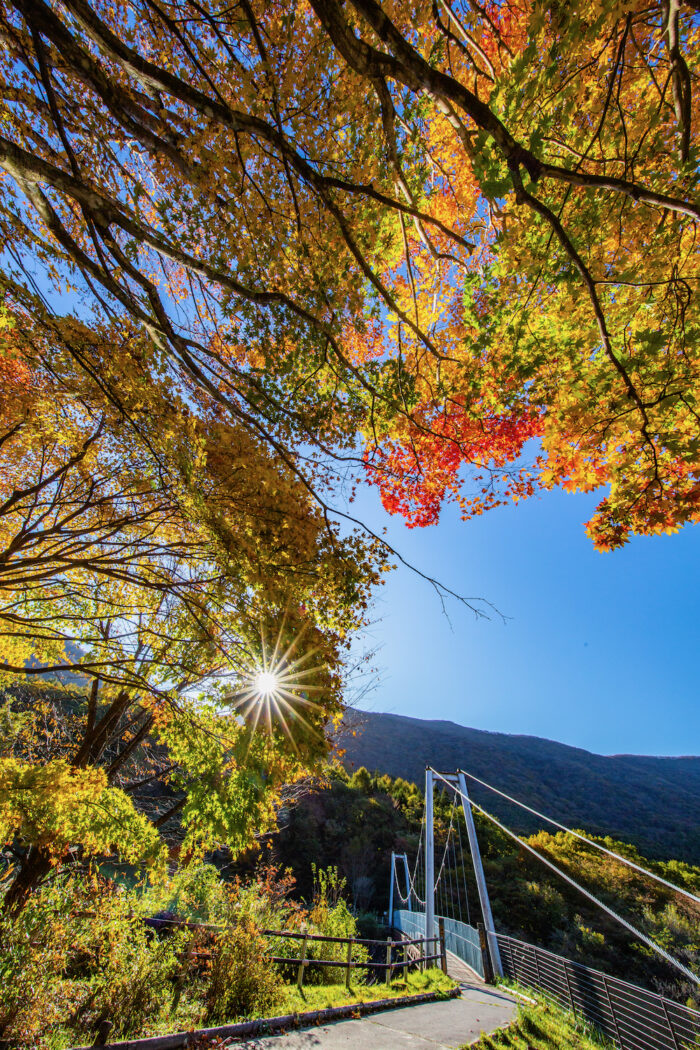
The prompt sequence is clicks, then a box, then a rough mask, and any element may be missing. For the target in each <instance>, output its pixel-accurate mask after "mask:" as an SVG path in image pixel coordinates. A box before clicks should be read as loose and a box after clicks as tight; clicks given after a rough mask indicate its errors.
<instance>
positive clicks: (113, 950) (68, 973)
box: [0, 877, 187, 1047]
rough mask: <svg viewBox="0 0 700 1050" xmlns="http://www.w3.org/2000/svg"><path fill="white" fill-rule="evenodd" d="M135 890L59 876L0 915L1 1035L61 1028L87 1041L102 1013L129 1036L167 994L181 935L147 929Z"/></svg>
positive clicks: (20, 1042) (48, 1033)
mask: <svg viewBox="0 0 700 1050" xmlns="http://www.w3.org/2000/svg"><path fill="white" fill-rule="evenodd" d="M135 899H136V895H135V894H130V893H126V892H122V891H120V890H119V889H118V888H117V887H115V886H114V884H112V883H110V882H109V881H106V880H105V879H103V878H99V877H93V878H69V877H65V878H61V879H57V880H55V881H54V882H53V883H50V884H49V885H47V886H45V887H44V888H43V889H42V890H40V891H39V892H37V893H35V894H33V895H32V897H31V898H30V900H29V902H28V903H27V905H26V907H25V908H24V909H23V910H22V912H21V913H20V914H19V915H17V916H13V917H9V916H2V917H1V918H0V987H2V996H0V1039H2V1040H3V1041H6V1042H8V1043H9V1044H10V1045H11V1046H13V1047H35V1046H46V1045H47V1043H48V1044H50V1042H51V1040H52V1038H53V1037H54V1035H57V1033H58V1030H59V1029H62V1030H63V1034H67V1032H68V1031H69V1032H70V1033H71V1042H72V1043H74V1042H76V1041H77V1042H85V1041H87V1040H88V1039H90V1036H91V1035H92V1033H94V1031H95V1029H96V1028H97V1026H98V1024H99V1023H100V1021H102V1020H105V1019H108V1020H110V1021H112V1023H113V1028H112V1034H113V1035H115V1036H119V1035H133V1034H136V1033H137V1032H139V1031H140V1030H141V1029H142V1027H143V1026H144V1025H146V1024H148V1023H149V1022H153V1021H154V1020H155V1019H156V1018H157V1017H159V1016H160V1014H161V1013H162V1012H163V1009H164V1008H167V1007H168V1006H169V1004H170V1001H171V998H172V980H173V977H174V976H175V974H176V972H177V971H178V969H179V961H178V952H179V950H180V948H181V946H182V942H183V940H184V939H186V938H187V934H185V933H182V932H180V933H177V934H174V935H173V936H171V937H169V938H168V939H167V940H165V941H162V942H161V941H158V940H157V939H155V938H152V937H151V936H149V932H148V931H147V930H146V928H145V927H144V925H143V923H142V921H141V919H140V918H139V917H138V915H136V914H135V913H134V908H133V904H134V902H135Z"/></svg>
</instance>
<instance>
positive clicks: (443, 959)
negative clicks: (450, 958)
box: [438, 915, 447, 973]
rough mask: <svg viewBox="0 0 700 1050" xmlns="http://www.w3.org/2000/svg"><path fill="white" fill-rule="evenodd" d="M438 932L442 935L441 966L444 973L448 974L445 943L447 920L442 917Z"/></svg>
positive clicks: (439, 921)
mask: <svg viewBox="0 0 700 1050" xmlns="http://www.w3.org/2000/svg"><path fill="white" fill-rule="evenodd" d="M438 932H439V934H440V966H441V967H442V972H443V973H447V945H446V943H445V920H444V919H443V917H442V915H441V916H440V918H439V919H438Z"/></svg>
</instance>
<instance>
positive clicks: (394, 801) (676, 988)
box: [265, 767, 700, 1000]
mask: <svg viewBox="0 0 700 1050" xmlns="http://www.w3.org/2000/svg"><path fill="white" fill-rule="evenodd" d="M450 796H451V793H450ZM423 802H424V800H423V793H422V790H421V789H420V788H419V787H417V786H416V785H415V784H411V783H409V782H407V781H406V780H404V779H403V778H397V779H392V778H391V777H389V776H387V775H386V774H385V775H381V776H380V775H372V774H370V773H369V772H368V771H367V770H366V769H365V768H364V767H361V768H360V769H358V770H357V771H356V772H355V773H353V774H352V775H351V776H348V774H347V773H346V771H345V770H344V769H343V768H342V767H339V768H337V769H335V770H334V771H332V772H331V774H330V776H329V779H328V783H327V785H325V786H319V787H318V788H317V789H315V790H313V791H311V792H310V793H308V794H307V795H306V796H304V797H303V798H302V799H301V801H300V802H298V803H297V804H296V805H295V806H294V807H292V808H291V809H290V810H289V811H288V812H286V813H285V814H283V824H284V826H283V828H282V830H281V831H280V832H278V833H277V834H276V835H275V836H273V838H272V839H271V841H270V849H269V850H266V851H265V852H266V854H267V855H270V856H271V857H272V858H273V859H274V862H275V863H276V864H278V865H280V866H281V867H283V868H285V867H289V868H290V869H291V871H292V873H293V874H294V876H295V878H296V891H297V892H298V893H299V894H300V895H301V896H302V897H304V898H305V899H306V900H310V899H311V896H312V892H313V872H312V866H311V865H312V862H313V863H314V864H316V865H318V866H319V867H324V866H330V865H337V866H338V868H339V871H340V874H341V875H343V876H345V878H346V879H347V880H348V888H349V892H350V895H351V904H352V906H353V908H354V910H355V911H356V912H358V913H360V914H361V913H362V912H363V911H374V912H380V913H381V912H382V911H384V910H385V909H386V908H387V907H388V894H389V872H390V859H391V852H392V850H395V851H397V852H399V853H403V852H406V853H407V854H408V856H409V861H410V865H411V867H413V864H414V859H415V856H416V851H417V847H418V841H419V835H420V827H421V820H422V816H423ZM452 804H453V800H452V797H447V795H443V794H442V793H440V792H439V793H438V794H437V796H436V805H435V809H436V820H435V839H436V856H437V857H440V856H442V851H443V848H444V842H445V838H446V834H447V830H448V827H449V823H450V819H451V818H452V819H453V820H456V821H457V824H458V825H460V824H461V826H462V827H461V831H462V836H463V839H464V841H465V842H466V834H465V829H464V826H463V818H462V817H461V815H460V814H459V812H458V811H457V812H456V813H452V812H451V807H452ZM476 823H477V834H478V837H479V841H480V844H481V850H482V854H483V860H484V868H485V872H486V879H487V883H488V886H489V892H490V894H491V900H492V905H493V912H494V919H495V922H496V927H497V928H498V929H499V930H500V931H501V932H504V933H509V934H511V935H514V936H516V937H521V938H523V939H524V940H527V941H530V942H532V943H535V944H539V945H541V946H543V947H546V948H549V949H550V950H552V951H555V952H557V953H559V954H562V955H566V956H568V957H570V958H573V959H576V960H578V961H580V962H585V963H588V964H589V965H591V966H594V967H597V968H598V969H602V970H605V971H608V972H610V973H612V974H616V975H617V976H620V977H623V978H625V979H626V980H630V981H632V982H635V983H638V984H643V985H646V986H648V987H652V988H655V989H656V990H661V991H664V992H665V993H667V994H669V995H670V996H671V997H672V998H675V999H681V1000H686V999H688V998H689V997H690V996H691V995H692V994H693V988H692V986H691V985H690V982H686V981H684V980H683V978H681V979H680V980H678V979H677V978H678V974H677V973H676V971H674V970H672V969H671V968H670V967H669V966H668V965H667V964H666V963H664V962H662V961H661V960H659V959H658V958H657V957H656V956H654V955H653V954H652V952H651V950H650V949H648V948H646V947H645V946H644V945H642V944H640V943H636V942H635V941H634V940H633V939H632V938H631V936H630V935H629V934H628V933H627V931H626V930H625V929H624V928H622V927H621V926H619V925H618V924H617V923H615V922H614V921H613V920H612V919H610V918H608V917H607V916H606V915H605V914H604V913H603V912H602V911H600V909H598V908H597V907H596V906H594V905H593V904H591V903H590V902H589V901H587V900H586V898H584V897H583V896H581V895H580V894H579V893H578V892H577V891H576V890H574V889H572V888H571V887H570V886H568V885H567V884H566V883H565V882H563V880H561V879H559V878H558V876H556V875H555V874H553V873H551V872H550V871H548V869H547V868H546V867H544V865H542V864H541V863H540V862H539V861H538V860H536V859H535V858H533V857H532V856H531V855H529V854H528V853H526V851H525V850H523V849H521V848H519V847H518V846H517V845H516V844H515V843H514V842H513V841H512V840H510V839H508V838H506V837H505V836H504V835H503V834H502V833H501V832H499V831H498V830H497V829H495V828H494V827H493V825H491V824H490V823H488V822H487V821H486V820H485V818H483V817H481V816H480V815H479V814H477V815H476ZM589 830H590V829H589ZM529 841H530V842H531V843H532V844H533V845H534V846H535V848H536V849H537V850H538V851H539V852H540V853H543V854H545V855H546V856H547V857H549V859H550V860H551V861H552V862H553V863H554V864H556V865H557V866H558V867H560V868H562V869H563V870H564V871H566V872H567V873H568V874H569V875H571V876H572V877H573V878H575V879H576V880H577V881H579V882H580V883H581V884H582V885H583V886H585V887H586V888H587V889H588V890H590V891H591V892H593V893H594V894H595V895H597V896H598V897H599V898H600V899H601V900H603V901H604V902H605V903H607V904H608V905H609V906H611V907H612V908H614V909H615V910H616V911H617V912H619V913H620V914H622V915H624V916H626V917H627V919H628V920H630V921H631V922H632V923H633V924H634V925H636V926H637V927H638V928H640V929H642V930H643V931H645V932H646V934H647V935H648V936H649V937H651V938H652V939H654V940H656V941H657V942H658V943H660V944H662V945H663V946H664V947H666V948H667V949H668V950H670V951H671V952H672V953H673V954H674V955H675V956H676V958H679V959H681V960H682V961H684V962H685V963H686V965H687V966H689V967H691V968H696V969H697V967H698V966H699V965H700V910H699V909H698V908H697V907H696V906H694V905H693V904H692V902H690V901H689V900H688V899H687V898H685V897H683V896H682V895H680V894H676V893H674V892H672V891H670V890H667V889H665V888H664V887H662V886H660V885H659V884H657V883H655V882H654V881H653V880H651V879H649V878H648V877H646V876H642V875H639V874H637V873H635V872H634V871H632V870H631V869H629V868H627V867H626V866H624V865H622V864H621V863H620V862H619V861H615V860H612V859H611V858H609V857H607V856H605V855H603V854H601V853H599V852H598V851H596V850H594V849H592V848H591V847H590V846H587V845H586V844H584V843H582V842H580V841H579V840H577V839H575V838H574V837H573V836H571V835H566V834H564V833H561V832H560V833H558V834H556V835H550V834H548V833H547V832H539V833H538V834H537V835H535V836H533V837H532V838H531V839H530V840H529ZM603 841H604V843H605V845H606V847H607V848H611V849H614V850H615V851H616V852H617V853H619V854H621V855H623V856H627V857H629V858H630V859H633V860H634V861H635V862H636V863H638V864H639V863H641V864H642V866H645V867H647V868H649V869H650V870H652V871H655V872H656V873H657V874H659V875H661V876H662V877H665V878H666V879H668V880H670V881H672V882H674V884H676V885H680V886H682V887H684V888H686V889H689V890H690V891H691V892H692V893H695V894H699V893H700V868H697V867H691V866H689V865H687V864H683V863H680V862H678V861H669V862H654V861H649V860H647V859H644V858H643V857H640V854H639V852H638V851H637V850H636V849H635V848H634V847H633V846H630V845H628V844H627V843H624V842H616V841H615V840H613V839H611V838H605V839H604V840H603ZM464 876H465V877H466V883H467V886H466V889H467V892H466V894H464V893H463V892H461V891H458V886H459V885H460V884H461V886H462V887H463V886H464V879H463V871H462V870H461V865H460V864H459V863H457V864H456V865H453V862H452V861H451V860H450V857H449V856H448V860H447V867H446V876H445V879H444V886H445V887H449V890H444V891H443V892H442V896H441V897H440V900H439V901H438V905H439V909H438V910H440V911H447V913H448V914H453V915H456V917H458V918H459V914H460V912H461V913H462V918H463V919H464V920H465V921H471V922H472V923H476V922H477V921H479V920H480V914H479V904H478V899H477V896H476V888H475V883H474V876H473V872H472V871H470V867H469V857H468V855H467V856H466V865H465V868H464Z"/></svg>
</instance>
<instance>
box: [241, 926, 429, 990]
mask: <svg viewBox="0 0 700 1050" xmlns="http://www.w3.org/2000/svg"><path fill="white" fill-rule="evenodd" d="M261 933H262V935H263V937H271V938H272V937H288V938H290V939H292V940H297V941H301V951H300V954H299V956H298V957H288V956H285V955H273V956H271V958H272V961H273V962H274V963H279V964H287V965H291V966H294V965H296V966H297V967H298V969H297V985H298V986H299V988H301V986H302V984H303V981H304V972H305V970H306V969H307V967H309V966H321V967H323V966H331V967H339V968H342V969H344V970H345V984H346V986H347V987H350V975H351V972H352V970H354V969H361V970H378V971H380V972H381V971H382V970H383V971H384V979H385V981H386V983H387V984H389V982H390V981H391V978H392V976H393V974H394V972H395V971H397V970H398V971H401V970H403V969H406V968H408V967H410V966H418V967H419V968H420V969H423V967H424V966H425V965H426V963H433V962H437V961H439V962H440V964H441V966H442V968H443V970H445V969H446V956H445V950H444V934H443V936H442V941H441V938H440V937H431V938H429V943H431V944H433V945H436V946H437V950H436V951H435V953H434V954H425V953H424V949H425V946H426V944H427V943H428V942H426V940H424V939H423V938H422V937H421V938H420V939H416V940H410V941H404V940H401V941H395V940H392V938H391V937H387V938H386V940H372V939H370V938H366V937H331V936H326V935H325V934H321V933H308V932H307V931H301V932H299V933H297V932H293V931H290V930H261ZM310 941H312V942H325V943H326V944H345V945H347V953H346V957H345V960H341V959H316V958H312V959H310V958H307V948H308V944H309V942H310ZM360 945H362V946H364V947H366V948H375V949H376V948H378V947H382V948H384V950H385V951H386V957H385V960H384V962H372V961H371V960H367V961H365V960H361V959H356V960H353V958H352V953H353V948H354V947H355V946H360ZM412 945H420V946H421V948H422V949H423V954H419V955H418V956H413V955H412V956H409V951H408V949H409V947H410V946H412ZM395 952H400V953H401V955H402V958H401V959H394V954H395Z"/></svg>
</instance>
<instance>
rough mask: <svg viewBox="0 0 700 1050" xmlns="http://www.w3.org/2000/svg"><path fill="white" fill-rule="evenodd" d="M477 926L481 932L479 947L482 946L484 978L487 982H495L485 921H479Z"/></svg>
mask: <svg viewBox="0 0 700 1050" xmlns="http://www.w3.org/2000/svg"><path fill="white" fill-rule="evenodd" d="M476 928H477V930H478V932H479V947H480V948H481V965H482V966H483V968H484V980H485V981H486V983H487V984H493V967H492V965H491V953H490V951H489V945H488V941H487V940H486V929H485V927H484V924H483V922H478V923H477V924H476Z"/></svg>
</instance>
